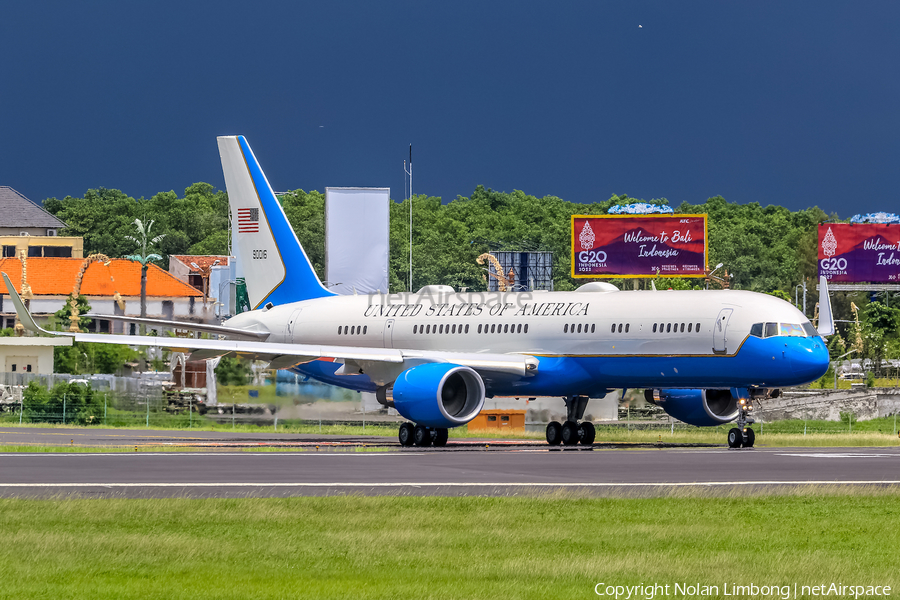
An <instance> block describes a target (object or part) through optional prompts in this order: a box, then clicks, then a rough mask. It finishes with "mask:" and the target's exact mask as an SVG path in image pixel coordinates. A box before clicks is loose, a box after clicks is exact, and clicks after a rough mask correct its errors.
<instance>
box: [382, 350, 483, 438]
mask: <svg viewBox="0 0 900 600" xmlns="http://www.w3.org/2000/svg"><path fill="white" fill-rule="evenodd" d="M484 393H485V392H484V381H482V379H481V376H480V375H479V374H478V373H476V372H475V371H474V370H472V369H470V368H469V367H463V366H460V365H453V364H447V363H429V364H425V365H419V366H417V367H413V368H411V369H407V370H406V371H404V372H403V373H401V374H400V377H398V378H397V380H396V381H395V382H394V385H393V389H391V390H390V392H389V395H390V399H391V400H393V404H394V408H396V409H397V412H399V413H400V414H401V415H403V416H404V417H406V418H407V419H409V420H410V421H413V422H415V423H417V424H419V425H424V426H426V427H458V426H459V425H465V424H466V423H468V422H469V421H471V420H472V419H474V418H475V417H476V416H477V415H478V413H480V412H481V408H482V407H483V406H484Z"/></svg>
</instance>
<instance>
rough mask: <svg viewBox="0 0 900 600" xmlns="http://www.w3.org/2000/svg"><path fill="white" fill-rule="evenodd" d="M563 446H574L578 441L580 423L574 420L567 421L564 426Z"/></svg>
mask: <svg viewBox="0 0 900 600" xmlns="http://www.w3.org/2000/svg"><path fill="white" fill-rule="evenodd" d="M562 443H563V446H574V445H575V444H577V443H578V425H577V424H576V423H575V422H574V421H566V422H565V423H563V426H562Z"/></svg>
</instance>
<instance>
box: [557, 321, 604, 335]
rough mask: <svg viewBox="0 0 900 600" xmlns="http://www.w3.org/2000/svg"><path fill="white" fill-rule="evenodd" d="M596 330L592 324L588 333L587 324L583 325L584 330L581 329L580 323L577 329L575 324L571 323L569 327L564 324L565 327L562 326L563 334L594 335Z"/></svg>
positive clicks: (595, 326)
mask: <svg viewBox="0 0 900 600" xmlns="http://www.w3.org/2000/svg"><path fill="white" fill-rule="evenodd" d="M596 329H597V325H595V324H594V323H591V327H590V332H588V326H587V323H585V324H584V329H582V326H581V323H578V324H577V327H576V324H575V323H572V324H571V325H569V324H568V323H566V324H565V325H563V333H582V332H584V333H594V331H596Z"/></svg>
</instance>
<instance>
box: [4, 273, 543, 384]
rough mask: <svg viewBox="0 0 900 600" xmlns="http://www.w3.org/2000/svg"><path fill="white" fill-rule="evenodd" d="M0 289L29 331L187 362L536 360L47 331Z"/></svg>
mask: <svg viewBox="0 0 900 600" xmlns="http://www.w3.org/2000/svg"><path fill="white" fill-rule="evenodd" d="M3 279H4V281H5V282H6V289H7V290H8V291H9V295H10V299H11V300H12V302H13V305H14V306H15V307H16V313H17V314H18V316H19V320H20V321H21V322H22V325H23V326H24V327H25V328H26V329H28V330H30V331H33V332H35V333H43V334H46V335H51V336H62V337H71V338H73V339H74V340H75V341H77V342H93V343H100V344H120V345H125V346H149V347H155V348H171V349H173V350H179V351H190V354H191V359H192V360H201V359H206V358H214V357H216V356H224V355H226V354H232V353H234V354H242V355H249V356H250V357H251V358H254V359H257V360H265V361H269V363H270V366H271V367H272V368H273V369H283V368H287V367H292V366H294V365H296V364H300V363H304V362H311V361H313V360H318V359H320V358H333V359H337V360H340V361H342V362H345V363H348V362H349V363H355V364H365V363H395V364H400V365H402V364H404V363H406V364H409V365H410V366H413V365H416V364H422V363H429V362H442V363H453V364H458V365H462V366H467V367H471V368H472V369H475V370H476V371H482V372H491V373H503V374H506V375H514V376H524V375H527V374H532V373H533V372H535V371H536V369H537V365H538V361H537V359H536V358H534V357H533V356H528V355H522V354H478V353H470V352H442V351H437V350H403V349H398V348H368V347H363V346H327V345H317V344H281V343H274V342H262V341H252V340H201V339H193V338H176V337H158V336H134V335H108V334H102V333H70V332H61V331H47V330H46V329H44V328H42V327H40V326H39V325H38V324H37V323H36V322H35V320H34V318H33V317H32V316H31V313H29V312H28V310H27V309H26V308H25V304H24V303H23V302H22V299H21V298H20V297H19V294H18V293H17V292H16V290H15V289H14V288H13V285H12V283H11V282H10V281H9V277H8V276H7V275H6V273H3Z"/></svg>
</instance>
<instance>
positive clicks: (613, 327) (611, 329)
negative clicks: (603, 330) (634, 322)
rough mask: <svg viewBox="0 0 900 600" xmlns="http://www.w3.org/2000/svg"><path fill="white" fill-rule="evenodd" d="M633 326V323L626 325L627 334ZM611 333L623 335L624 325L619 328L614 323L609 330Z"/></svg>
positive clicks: (619, 325)
mask: <svg viewBox="0 0 900 600" xmlns="http://www.w3.org/2000/svg"><path fill="white" fill-rule="evenodd" d="M630 326H631V323H625V333H628V328H629V327H630ZM609 332H610V333H616V332H618V333H622V324H621V323H619V324H618V326H617V325H616V324H615V323H613V324H612V325H611V326H610V328H609Z"/></svg>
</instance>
